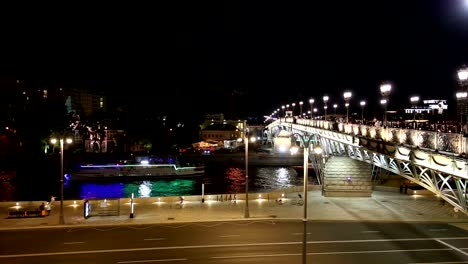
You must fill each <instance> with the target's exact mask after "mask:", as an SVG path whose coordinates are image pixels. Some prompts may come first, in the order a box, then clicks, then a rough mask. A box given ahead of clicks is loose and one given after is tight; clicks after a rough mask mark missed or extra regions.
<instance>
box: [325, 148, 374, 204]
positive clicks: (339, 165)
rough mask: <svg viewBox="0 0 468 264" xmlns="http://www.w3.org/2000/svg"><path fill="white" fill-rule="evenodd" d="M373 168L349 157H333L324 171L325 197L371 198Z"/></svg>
mask: <svg viewBox="0 0 468 264" xmlns="http://www.w3.org/2000/svg"><path fill="white" fill-rule="evenodd" d="M371 175H372V167H371V165H370V164H368V163H365V162H362V161H358V160H354V159H351V158H349V157H341V156H332V157H330V158H329V159H328V161H327V163H326V165H325V169H324V196H329V197H348V196H349V197H370V196H371V195H372V181H371V178H372V177H371Z"/></svg>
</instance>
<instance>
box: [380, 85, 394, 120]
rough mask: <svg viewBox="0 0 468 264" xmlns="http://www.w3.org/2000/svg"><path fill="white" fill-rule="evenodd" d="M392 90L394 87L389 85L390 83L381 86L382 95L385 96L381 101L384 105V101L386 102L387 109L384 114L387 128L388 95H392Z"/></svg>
mask: <svg viewBox="0 0 468 264" xmlns="http://www.w3.org/2000/svg"><path fill="white" fill-rule="evenodd" d="M391 90H392V85H391V84H389V83H383V84H382V85H380V93H381V94H382V96H383V99H382V100H381V101H380V103H382V101H384V100H385V103H383V105H384V107H385V109H384V111H385V114H384V126H385V127H387V104H388V98H387V97H388V95H389V94H390V91H391Z"/></svg>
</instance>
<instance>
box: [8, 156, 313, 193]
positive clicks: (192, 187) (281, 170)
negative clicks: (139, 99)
mask: <svg viewBox="0 0 468 264" xmlns="http://www.w3.org/2000/svg"><path fill="white" fill-rule="evenodd" d="M314 182H316V180H315V177H314V176H313V175H310V174H309V183H310V184H313V183H314ZM32 184H35V183H32ZM36 184H39V183H36ZM203 184H204V193H205V194H236V193H244V190H245V174H244V169H243V168H242V167H241V166H239V167H238V166H232V165H231V166H227V165H213V164H212V165H210V166H206V167H205V175H204V176H198V177H190V178H179V179H157V180H146V181H119V180H116V181H113V182H109V181H106V182H78V181H65V184H64V197H65V199H66V200H75V199H76V200H81V199H93V198H109V199H110V198H129V197H131V196H132V194H133V195H134V197H162V196H188V195H201V194H202V185H203ZM302 184H303V174H302V172H299V173H298V172H297V171H296V170H295V169H294V168H292V167H272V166H267V167H261V166H249V192H252V193H253V192H268V191H272V190H276V189H281V188H286V187H292V186H302ZM50 185H52V186H50ZM27 186H28V187H27V189H26V190H28V191H27V193H24V191H22V192H20V190H24V189H25V188H24V186H23V187H20V184H19V183H18V184H17V183H15V182H14V181H3V182H0V189H1V190H2V191H1V192H0V200H1V201H15V200H16V201H23V200H46V199H47V198H48V197H50V196H51V195H52V196H56V197H60V182H59V181H58V182H55V183H50V182H49V183H47V187H44V186H43V187H39V186H36V188H31V185H27ZM29 190H32V191H29Z"/></svg>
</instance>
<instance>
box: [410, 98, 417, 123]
mask: <svg viewBox="0 0 468 264" xmlns="http://www.w3.org/2000/svg"><path fill="white" fill-rule="evenodd" d="M410 101H411V104H412V105H413V129H416V105H417V104H418V102H419V96H411V98H410Z"/></svg>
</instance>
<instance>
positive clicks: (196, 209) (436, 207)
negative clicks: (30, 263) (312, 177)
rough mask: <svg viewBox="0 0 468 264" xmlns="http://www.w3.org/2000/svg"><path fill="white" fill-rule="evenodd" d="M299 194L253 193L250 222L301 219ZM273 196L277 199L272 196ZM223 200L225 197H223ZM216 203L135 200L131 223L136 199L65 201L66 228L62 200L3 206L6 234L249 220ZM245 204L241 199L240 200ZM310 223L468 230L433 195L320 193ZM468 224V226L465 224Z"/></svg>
mask: <svg viewBox="0 0 468 264" xmlns="http://www.w3.org/2000/svg"><path fill="white" fill-rule="evenodd" d="M297 194H298V193H297V192H295V193H287V194H285V197H284V198H282V202H283V203H282V204H278V203H277V202H276V200H275V199H274V198H270V199H268V196H266V195H263V198H258V195H259V194H253V193H252V194H249V198H250V199H249V210H248V212H249V215H250V217H249V218H248V220H260V219H261V220H264V219H271V220H274V219H290V220H301V219H302V217H303V206H302V205H297V204H293V200H294V199H295V198H297ZM270 197H273V195H271V196H270ZM218 198H219V197H218ZM225 199H226V197H224V198H223V201H216V196H213V195H212V196H211V197H210V196H205V202H204V203H202V202H201V197H200V196H189V197H185V201H184V202H183V204H182V208H180V202H179V200H178V197H165V198H164V199H163V200H159V199H157V198H154V197H152V198H136V199H134V215H133V216H134V217H133V218H130V213H131V206H130V199H128V198H127V199H120V214H119V215H118V216H92V217H89V218H87V219H85V218H84V214H83V204H84V201H76V204H74V202H75V201H64V219H65V225H60V224H59V215H60V201H56V202H55V204H54V205H53V207H52V212H51V214H50V216H45V217H32V218H7V216H8V209H9V208H10V207H12V206H15V204H16V203H14V202H3V203H0V214H1V215H2V218H0V229H2V230H4V229H12V228H37V227H64V226H66V227H81V226H98V225H124V224H158V223H180V222H204V221H228V220H246V218H244V213H245V201H244V200H237V201H233V200H231V201H229V200H228V201H225ZM239 199H241V197H239ZM41 202H42V201H35V202H21V203H20V205H22V206H37V207H39V205H40V204H41ZM308 219H309V220H310V221H316V220H340V221H399V222H405V221H433V222H448V223H454V224H457V225H458V226H460V227H465V226H467V227H468V216H466V215H465V214H463V213H461V212H455V211H454V210H453V207H452V206H451V205H449V204H448V203H445V204H442V203H441V202H440V200H438V198H437V197H435V196H433V195H424V196H421V195H405V194H400V193H395V192H384V191H374V192H373V194H372V197H369V198H359V197H323V196H322V195H321V193H320V191H318V190H317V191H309V192H308ZM464 223H467V224H464Z"/></svg>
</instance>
